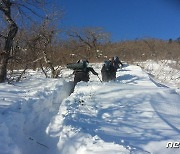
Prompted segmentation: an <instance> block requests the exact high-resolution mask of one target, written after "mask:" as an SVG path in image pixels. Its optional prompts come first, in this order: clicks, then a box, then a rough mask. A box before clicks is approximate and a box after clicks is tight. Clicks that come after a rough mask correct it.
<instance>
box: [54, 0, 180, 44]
mask: <svg viewBox="0 0 180 154" xmlns="http://www.w3.org/2000/svg"><path fill="white" fill-rule="evenodd" d="M54 2H55V4H57V6H58V7H61V8H62V9H63V10H64V16H63V21H62V24H63V26H65V27H102V28H104V29H105V31H107V32H110V33H111V34H112V41H122V40H134V39H141V38H147V37H151V38H158V39H163V40H168V39H170V38H172V39H177V38H178V37H179V36H180V27H179V25H180V2H179V0H54Z"/></svg>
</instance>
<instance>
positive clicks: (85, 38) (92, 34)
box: [67, 27, 110, 59]
mask: <svg viewBox="0 0 180 154" xmlns="http://www.w3.org/2000/svg"><path fill="white" fill-rule="evenodd" d="M67 34H68V36H69V37H70V38H71V39H73V40H76V41H77V42H78V43H79V47H81V48H83V50H84V56H85V58H88V59H90V58H92V57H93V56H96V58H98V53H97V50H98V49H99V46H100V45H101V44H102V43H105V42H108V41H109V39H110V34H109V33H107V32H105V31H104V30H103V29H102V28H99V27H85V28H81V29H71V30H69V31H68V32H67Z"/></svg>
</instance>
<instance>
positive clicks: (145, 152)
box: [0, 64, 180, 154]
mask: <svg viewBox="0 0 180 154" xmlns="http://www.w3.org/2000/svg"><path fill="white" fill-rule="evenodd" d="M93 67H94V68H95V70H96V71H97V72H99V74H100V68H101V65H100V64H93ZM33 73H34V72H31V73H30V74H31V76H29V77H28V79H27V81H26V80H25V81H23V82H21V83H17V84H16V85H5V84H1V85H0V154H24V153H25V154H31V153H33V154H39V153H43V154H52V153H53V154H129V153H131V154H149V153H153V154H172V153H173V154H178V153H180V151H179V150H180V149H179V148H168V149H167V148H166V144H167V142H169V141H171V142H179V141H180V113H179V109H180V103H179V101H180V95H179V94H177V93H176V91H175V90H174V89H171V88H168V87H166V86H162V85H161V84H159V83H157V82H156V81H154V80H153V79H152V78H150V77H149V76H148V74H147V73H145V72H144V71H142V70H141V68H140V67H138V66H132V65H130V66H128V65H127V66H125V67H124V68H123V69H122V70H119V71H118V72H117V80H116V81H111V82H108V83H101V82H100V81H99V79H98V78H97V76H93V75H92V76H91V79H90V81H89V82H88V83H84V82H80V83H78V84H77V86H76V87H75V90H74V93H72V94H71V95H70V96H69V92H70V90H71V85H70V83H68V82H67V81H64V80H62V79H44V77H42V75H39V76H37V72H35V73H36V75H35V74H33ZM70 73H72V71H70V70H64V72H63V75H64V77H66V79H67V77H68V76H69V74H70ZM67 80H69V79H67Z"/></svg>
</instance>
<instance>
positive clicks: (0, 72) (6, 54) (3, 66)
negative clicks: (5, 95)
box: [0, 0, 18, 83]
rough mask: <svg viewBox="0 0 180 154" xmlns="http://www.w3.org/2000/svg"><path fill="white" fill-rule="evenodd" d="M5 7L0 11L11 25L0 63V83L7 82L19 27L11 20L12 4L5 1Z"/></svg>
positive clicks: (0, 8)
mask: <svg viewBox="0 0 180 154" xmlns="http://www.w3.org/2000/svg"><path fill="white" fill-rule="evenodd" d="M3 3H4V6H3V7H2V4H1V7H0V10H1V11H2V12H3V14H4V15H5V19H6V21H7V22H8V24H9V27H8V33H7V36H5V37H4V38H5V45H4V51H3V52H2V53H0V54H1V61H0V83H2V82H5V80H6V77H7V65H8V60H9V59H10V52H11V49H12V47H13V39H14V37H15V36H16V34H17V31H18V27H17V25H16V23H15V22H14V20H13V19H12V18H11V3H10V1H9V0H8V1H3Z"/></svg>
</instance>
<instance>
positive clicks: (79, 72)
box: [73, 60, 98, 86]
mask: <svg viewBox="0 0 180 154" xmlns="http://www.w3.org/2000/svg"><path fill="white" fill-rule="evenodd" d="M77 63H83V66H84V68H83V69H76V70H74V72H73V74H74V86H75V85H76V84H77V83H78V82H80V81H85V82H88V81H89V79H90V78H89V73H90V72H92V73H93V74H94V75H98V73H97V72H95V70H94V69H93V68H92V67H88V63H89V62H88V61H87V60H79V61H78V62H77Z"/></svg>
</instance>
